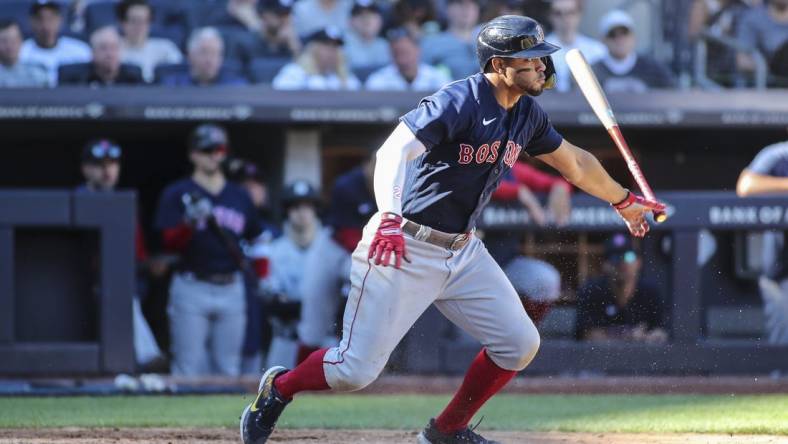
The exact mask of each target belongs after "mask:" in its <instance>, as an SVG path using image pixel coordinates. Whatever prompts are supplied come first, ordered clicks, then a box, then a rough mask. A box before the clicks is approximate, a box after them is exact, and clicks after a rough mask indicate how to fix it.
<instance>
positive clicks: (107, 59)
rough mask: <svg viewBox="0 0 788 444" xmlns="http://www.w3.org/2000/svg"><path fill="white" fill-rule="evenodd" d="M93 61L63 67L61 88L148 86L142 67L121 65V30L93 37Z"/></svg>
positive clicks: (103, 30) (109, 28)
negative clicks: (72, 86)
mask: <svg viewBox="0 0 788 444" xmlns="http://www.w3.org/2000/svg"><path fill="white" fill-rule="evenodd" d="M90 47H91V48H92V50H93V60H92V61H91V62H90V63H77V64H73V65H62V66H60V68H58V84H59V85H91V86H109V85H115V84H126V85H137V84H140V83H144V80H143V79H142V70H141V69H140V68H139V67H138V66H134V65H128V64H125V63H121V61H120V51H121V39H120V34H118V31H117V29H115V27H113V26H105V27H103V28H99V29H97V30H95V31H93V34H91V35H90Z"/></svg>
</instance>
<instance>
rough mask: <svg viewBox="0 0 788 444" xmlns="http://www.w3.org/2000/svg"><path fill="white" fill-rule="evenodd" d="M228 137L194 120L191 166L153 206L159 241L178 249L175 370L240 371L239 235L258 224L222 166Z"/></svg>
mask: <svg viewBox="0 0 788 444" xmlns="http://www.w3.org/2000/svg"><path fill="white" fill-rule="evenodd" d="M228 144H229V141H228V139H227V133H226V132H225V130H224V129H223V128H221V127H219V126H216V125H210V124H204V125H200V126H198V127H197V128H196V129H195V130H194V131H193V132H192V134H191V137H190V140H189V159H190V160H191V162H192V164H193V165H194V172H193V174H192V175H191V177H189V178H187V179H182V180H179V181H177V182H175V183H173V184H171V185H169V186H167V188H165V190H164V191H163V192H162V195H161V198H160V200H159V205H158V209H157V212H156V219H155V220H156V222H155V226H156V228H157V229H158V230H160V231H161V233H162V240H163V245H164V247H165V248H166V249H167V250H168V251H171V252H177V253H180V256H181V260H180V263H179V265H178V270H177V272H176V274H175V275H174V277H173V279H172V284H171V286H170V301H169V306H168V309H167V313H168V315H169V319H170V335H171V344H172V356H173V368H172V371H173V373H175V374H178V375H190V376H192V375H204V374H217V373H218V374H223V375H231V376H237V375H238V374H239V373H240V365H241V349H242V345H243V340H244V333H245V330H246V301H245V297H244V285H243V279H242V277H241V274H242V273H241V270H242V269H245V268H246V263H245V258H244V256H243V253H242V252H241V249H240V242H241V240H242V239H254V238H256V237H257V236H259V235H260V231H261V229H260V224H259V221H258V218H257V212H256V211H255V208H254V205H253V204H252V201H251V199H250V198H249V194H248V193H247V192H246V190H244V189H243V188H241V187H240V186H239V185H237V184H234V183H232V182H228V181H227V180H226V178H225V175H224V172H223V171H222V168H221V164H222V162H223V161H224V159H225V156H226V153H227V148H228Z"/></svg>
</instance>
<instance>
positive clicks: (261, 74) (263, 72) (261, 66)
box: [249, 57, 292, 84]
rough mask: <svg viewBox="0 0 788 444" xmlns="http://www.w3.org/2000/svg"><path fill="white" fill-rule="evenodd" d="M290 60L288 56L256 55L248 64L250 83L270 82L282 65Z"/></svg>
mask: <svg viewBox="0 0 788 444" xmlns="http://www.w3.org/2000/svg"><path fill="white" fill-rule="evenodd" d="M291 61H292V59H291V58H289V57H258V58H255V59H252V62H251V63H250V64H249V79H250V80H251V81H252V83H268V84H270V83H271V82H272V81H273V80H274V77H276V75H277V74H278V73H279V70H280V69H282V67H283V66H285V65H287V64H288V63H290V62H291Z"/></svg>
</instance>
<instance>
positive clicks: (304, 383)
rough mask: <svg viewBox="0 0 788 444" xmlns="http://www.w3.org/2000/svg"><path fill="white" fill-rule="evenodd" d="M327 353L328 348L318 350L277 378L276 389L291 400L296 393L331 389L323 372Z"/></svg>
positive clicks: (275, 381)
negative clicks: (324, 357) (324, 358)
mask: <svg viewBox="0 0 788 444" xmlns="http://www.w3.org/2000/svg"><path fill="white" fill-rule="evenodd" d="M327 351H328V349H327V348H321V349H320V350H317V351H316V352H314V353H312V354H311V355H309V357H308V358H306V360H304V362H302V363H301V364H299V365H298V366H297V367H296V368H294V369H293V370H291V371H289V372H287V373H285V374H283V375H282V376H279V377H277V378H276V379H275V380H274V387H276V389H277V390H278V391H279V394H280V395H282V397H284V398H285V399H291V398H292V397H293V396H294V395H295V394H296V393H299V392H303V391H306V390H311V391H317V390H328V389H330V388H331V387H329V386H328V383H327V382H326V374H325V372H324V371H323V356H325V354H326V352H327Z"/></svg>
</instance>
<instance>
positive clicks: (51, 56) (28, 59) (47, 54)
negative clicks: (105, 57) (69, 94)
mask: <svg viewBox="0 0 788 444" xmlns="http://www.w3.org/2000/svg"><path fill="white" fill-rule="evenodd" d="M30 25H31V28H32V30H33V37H32V38H29V39H27V40H25V42H24V43H23V44H22V49H21V51H20V53H19V60H20V61H22V62H24V63H30V64H35V65H40V66H43V67H44V68H46V70H47V73H48V75H49V84H50V85H51V86H54V85H55V84H57V69H58V67H59V66H60V65H66V64H70V63H86V62H89V61H90V59H91V51H90V47H89V46H88V45H87V44H86V43H85V42H82V41H80V40H77V39H75V38H72V37H66V36H61V35H60V30H61V26H62V25H63V18H62V17H61V14H60V4H59V3H58V2H56V1H52V0H37V1H36V2H35V3H33V5H32V6H31V7H30Z"/></svg>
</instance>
